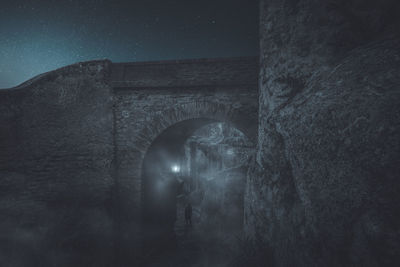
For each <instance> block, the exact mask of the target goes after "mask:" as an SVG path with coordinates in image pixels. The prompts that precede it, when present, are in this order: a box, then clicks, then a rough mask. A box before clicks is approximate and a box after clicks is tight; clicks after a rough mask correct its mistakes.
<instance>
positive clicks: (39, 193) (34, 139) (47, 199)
mask: <svg viewBox="0 0 400 267" xmlns="http://www.w3.org/2000/svg"><path fill="white" fill-rule="evenodd" d="M131 65H132V66H134V67H131ZM257 70H258V66H257V60H256V59H255V58H237V59H223V60H220V59H210V60H186V61H185V60H184V61H175V62H165V63H162V62H153V63H133V64H113V63H111V62H109V61H94V62H86V63H79V64H75V65H72V66H68V67H65V68H62V69H59V70H56V71H53V72H50V73H46V74H43V75H40V76H38V77H36V78H34V79H32V80H30V81H28V82H26V83H24V84H22V85H21V86H19V87H16V88H12V89H5V90H0V192H1V195H0V218H1V220H0V241H1V242H0V243H1V244H0V265H1V266H130V265H133V261H134V260H137V256H138V254H140V252H141V251H140V249H139V247H140V242H141V239H140V235H139V232H140V230H141V227H140V223H141V212H140V211H141V199H142V192H141V190H142V181H141V178H142V176H141V168H142V164H143V159H144V156H145V154H146V151H147V150H148V148H149V147H150V145H151V144H152V142H153V141H154V140H155V139H156V138H157V136H158V135H160V134H161V133H162V132H163V131H165V130H166V129H167V128H169V127H170V126H172V125H174V124H177V123H184V122H185V121H190V120H202V119H206V120H218V121H225V122H229V123H232V124H233V125H237V127H238V128H240V129H242V130H243V132H245V133H246V134H248V135H249V136H250V137H251V138H253V139H254V138H255V136H256V132H257V129H256V121H257V110H258V95H257V94H258V92H257V82H256V81H257V75H256V74H257V72H258V71H257ZM168 75H170V76H168ZM171 75H172V76H171ZM243 118H245V119H243ZM44 252H46V253H45V254H46V255H43V254H44Z"/></svg>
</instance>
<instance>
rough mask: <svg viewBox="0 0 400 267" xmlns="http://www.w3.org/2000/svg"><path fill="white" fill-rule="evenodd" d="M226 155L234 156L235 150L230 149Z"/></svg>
mask: <svg viewBox="0 0 400 267" xmlns="http://www.w3.org/2000/svg"><path fill="white" fill-rule="evenodd" d="M226 154H228V155H233V154H234V151H233V149H228V151H226Z"/></svg>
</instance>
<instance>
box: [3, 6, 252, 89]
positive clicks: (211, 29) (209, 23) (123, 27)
mask: <svg viewBox="0 0 400 267" xmlns="http://www.w3.org/2000/svg"><path fill="white" fill-rule="evenodd" d="M0 3H1V6H0V88H7V87H11V86H15V85H18V84H19V83H22V82H24V81H26V80H27V79H30V78H32V77H33V76H36V75H37V74H40V73H43V72H46V71H50V70H53V69H56V68H59V67H62V66H65V65H69V64H72V63H76V62H79V61H87V60H93V59H104V58H107V59H110V60H112V61H113V62H129V61H148V60H168V59H184V58H205V57H231V56H252V55H257V53H258V1H257V0H196V1H195V0H140V1H138V0H131V1H127V0H125V1H122V0H114V1H109V0H108V1H106V0H88V1H84V0H1V2H0Z"/></svg>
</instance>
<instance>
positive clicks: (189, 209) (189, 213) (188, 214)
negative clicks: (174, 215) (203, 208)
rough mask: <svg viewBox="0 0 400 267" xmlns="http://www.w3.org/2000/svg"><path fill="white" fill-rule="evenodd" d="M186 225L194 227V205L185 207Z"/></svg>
mask: <svg viewBox="0 0 400 267" xmlns="http://www.w3.org/2000/svg"><path fill="white" fill-rule="evenodd" d="M185 224H186V226H192V205H190V203H188V204H187V205H186V207H185Z"/></svg>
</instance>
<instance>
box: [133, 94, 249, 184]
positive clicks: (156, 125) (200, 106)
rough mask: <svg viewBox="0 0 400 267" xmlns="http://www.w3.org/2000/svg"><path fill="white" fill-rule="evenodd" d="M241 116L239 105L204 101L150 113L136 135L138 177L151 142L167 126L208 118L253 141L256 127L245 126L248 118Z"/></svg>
mask: <svg viewBox="0 0 400 267" xmlns="http://www.w3.org/2000/svg"><path fill="white" fill-rule="evenodd" d="M243 117H244V116H243V112H242V110H241V109H240V107H234V106H233V105H224V104H219V103H212V102H206V101H201V102H193V103H186V104H182V105H178V106H175V107H173V108H170V109H167V110H165V111H159V112H156V113H155V114H152V115H150V116H149V118H148V123H147V124H146V127H145V128H144V129H143V130H142V131H141V133H140V134H139V135H138V137H137V143H136V147H138V148H140V150H141V152H142V155H141V161H140V169H139V175H140V177H141V175H142V171H143V162H144V159H145V157H146V153H147V151H148V150H149V148H150V147H151V145H152V143H153V142H154V141H155V140H156V139H157V137H158V136H160V135H161V134H162V133H163V132H165V131H166V130H167V129H168V128H170V127H173V126H174V125H176V124H178V123H182V122H184V121H189V120H196V119H208V120H209V121H210V122H209V123H211V122H212V121H214V122H217V121H220V122H225V123H228V124H230V125H232V126H233V127H234V128H237V129H238V130H240V131H241V132H243V133H244V134H245V135H246V136H247V137H248V138H249V140H250V141H252V142H253V143H255V135H256V127H253V128H250V127H247V123H246V122H248V121H249V119H248V117H247V120H244V119H243ZM255 117H256V116H255ZM255 119H256V118H255ZM243 122H245V123H243ZM253 125H254V124H253Z"/></svg>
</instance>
